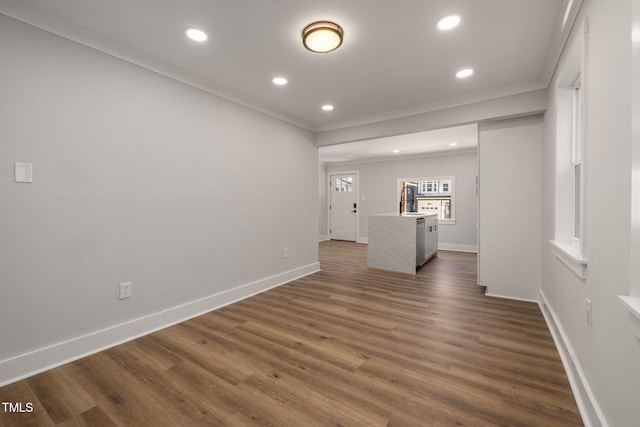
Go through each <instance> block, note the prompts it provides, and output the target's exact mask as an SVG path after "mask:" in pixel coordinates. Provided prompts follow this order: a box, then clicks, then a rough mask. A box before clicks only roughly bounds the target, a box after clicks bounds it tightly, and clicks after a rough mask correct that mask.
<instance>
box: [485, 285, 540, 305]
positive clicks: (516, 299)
mask: <svg viewBox="0 0 640 427" xmlns="http://www.w3.org/2000/svg"><path fill="white" fill-rule="evenodd" d="M485 295H486V296H488V297H493V298H503V299H510V300H514V301H524V302H532V303H534V304H539V303H538V301H536V300H533V299H527V298H516V297H511V296H506V295H498V294H492V293H489V288H487V292H486V293H485Z"/></svg>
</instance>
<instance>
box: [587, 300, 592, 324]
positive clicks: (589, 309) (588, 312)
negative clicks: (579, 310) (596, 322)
mask: <svg viewBox="0 0 640 427" xmlns="http://www.w3.org/2000/svg"><path fill="white" fill-rule="evenodd" d="M586 308H587V324H588V325H589V326H593V317H592V315H593V312H592V310H591V300H590V299H589V298H587V301H586Z"/></svg>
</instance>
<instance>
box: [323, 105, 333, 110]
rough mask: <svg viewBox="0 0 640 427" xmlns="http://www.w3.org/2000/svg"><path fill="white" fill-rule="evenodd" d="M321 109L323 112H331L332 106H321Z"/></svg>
mask: <svg viewBox="0 0 640 427" xmlns="http://www.w3.org/2000/svg"><path fill="white" fill-rule="evenodd" d="M322 109H323V110H324V111H331V110H333V105H330V104H326V105H323V106H322Z"/></svg>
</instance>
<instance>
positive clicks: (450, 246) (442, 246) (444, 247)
mask: <svg viewBox="0 0 640 427" xmlns="http://www.w3.org/2000/svg"><path fill="white" fill-rule="evenodd" d="M438 250H439V251H456V252H473V253H478V246H477V245H460V244H457V243H442V242H438Z"/></svg>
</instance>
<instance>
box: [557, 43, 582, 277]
mask: <svg viewBox="0 0 640 427" xmlns="http://www.w3.org/2000/svg"><path fill="white" fill-rule="evenodd" d="M584 37H585V39H583V40H581V41H579V42H578V43H577V45H576V47H575V48H574V51H573V56H572V57H571V58H572V59H571V60H570V61H568V62H567V63H566V65H565V66H564V67H563V68H562V69H561V70H560V72H559V74H558V78H557V80H556V88H555V89H556V106H557V117H556V183H555V185H556V218H555V219H556V230H555V235H554V240H553V241H552V243H553V245H554V254H555V255H556V257H557V258H558V259H559V260H561V261H562V262H563V263H564V264H565V265H567V267H569V269H571V271H573V272H574V273H575V274H576V275H577V276H578V277H579V278H581V279H585V278H586V267H587V261H586V241H587V239H586V236H585V230H586V227H585V218H586V215H585V203H584V193H585V177H584V171H585V158H584V152H585V150H584V145H585V139H586V138H585V137H586V135H585V122H586V120H585V119H586V115H585V107H584V101H585V85H584V81H585V79H584V72H583V64H584V61H585V60H584V52H585V49H584V45H585V43H586V35H585V36H584Z"/></svg>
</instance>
